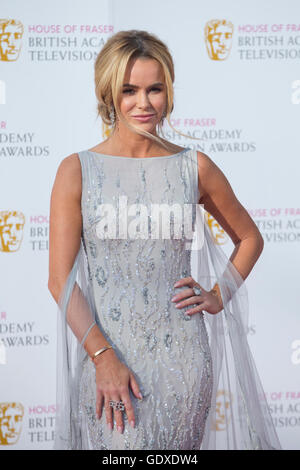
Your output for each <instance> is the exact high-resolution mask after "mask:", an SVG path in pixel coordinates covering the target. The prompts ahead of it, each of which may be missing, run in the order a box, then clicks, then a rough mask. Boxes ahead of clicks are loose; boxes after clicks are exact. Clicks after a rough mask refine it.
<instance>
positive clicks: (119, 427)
mask: <svg viewBox="0 0 300 470" xmlns="http://www.w3.org/2000/svg"><path fill="white" fill-rule="evenodd" d="M117 430H118V431H119V432H120V433H121V434H122V431H123V428H122V426H117Z"/></svg>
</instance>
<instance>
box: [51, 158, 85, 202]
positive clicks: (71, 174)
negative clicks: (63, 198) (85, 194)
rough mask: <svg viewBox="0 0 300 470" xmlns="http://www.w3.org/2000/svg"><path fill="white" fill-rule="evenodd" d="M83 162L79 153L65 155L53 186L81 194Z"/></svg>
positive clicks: (67, 191)
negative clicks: (81, 162)
mask: <svg viewBox="0 0 300 470" xmlns="http://www.w3.org/2000/svg"><path fill="white" fill-rule="evenodd" d="M81 180H82V176H81V164H80V160H79V156H78V153H72V154H71V155H68V156H67V157H65V158H64V159H63V160H62V161H61V162H60V164H59V166H58V169H57V172H56V177H55V182H54V186H53V188H56V189H57V188H61V189H62V190H63V191H64V193H68V194H72V195H73V196H80V195H81V184H82V183H81Z"/></svg>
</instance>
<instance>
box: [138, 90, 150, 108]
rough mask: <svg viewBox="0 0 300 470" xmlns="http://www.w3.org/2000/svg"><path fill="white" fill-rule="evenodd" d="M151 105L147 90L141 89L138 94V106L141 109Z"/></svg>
mask: <svg viewBox="0 0 300 470" xmlns="http://www.w3.org/2000/svg"><path fill="white" fill-rule="evenodd" d="M149 105H150V102H149V98H148V95H147V93H146V92H144V91H141V92H140V93H138V96H137V107H138V108H140V109H145V108H148V107H149Z"/></svg>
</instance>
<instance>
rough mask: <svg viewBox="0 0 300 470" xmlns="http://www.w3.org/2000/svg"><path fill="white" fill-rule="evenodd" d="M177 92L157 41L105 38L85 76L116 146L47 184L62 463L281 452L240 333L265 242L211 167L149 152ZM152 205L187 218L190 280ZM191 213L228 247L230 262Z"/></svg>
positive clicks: (190, 154)
mask: <svg viewBox="0 0 300 470" xmlns="http://www.w3.org/2000/svg"><path fill="white" fill-rule="evenodd" d="M173 82H174V66H173V61H172V57H171V55H170V53H169V51H168V49H167V47H166V45H165V44H163V43H162V42H161V41H160V40H159V39H158V38H157V37H155V36H153V35H150V34H148V33H147V32H144V31H135V30H133V31H121V32H119V33H117V34H115V35H114V36H112V37H111V38H110V39H109V40H108V41H107V43H106V44H105V46H104V47H103V49H102V50H101V51H100V53H99V55H98V57H97V60H96V63H95V84H96V96H97V99H98V112H99V115H100V116H101V118H102V120H103V121H104V122H105V123H106V124H110V125H111V126H112V133H111V135H110V137H109V138H108V139H106V140H105V141H104V142H102V143H100V144H99V145H97V146H95V147H94V148H92V149H89V150H86V151H82V152H79V153H78V154H77V153H75V154H72V155H70V156H68V157H67V158H65V159H64V160H63V161H62V162H61V164H60V166H59V168H58V171H57V175H56V179H55V183H54V186H53V190H52V195H51V210H50V262H49V283H48V286H49V290H50V291H51V293H52V295H53V297H54V299H55V300H56V302H57V303H58V305H59V312H60V316H61V323H60V325H59V330H58V334H59V340H58V344H59V349H58V369H57V380H58V396H57V402H58V407H59V408H58V413H57V424H56V442H55V448H56V449H64V448H66V449H127V450H129V449H200V448H202V449H206V448H215V447H218V446H221V447H222V446H223V447H224V446H225V448H258V449H270V448H280V444H279V442H278V438H277V436H276V433H275V431H274V428H273V425H272V420H271V417H270V414H269V412H268V408H267V404H266V402H265V399H264V393H263V389H262V387H261V385H260V382H259V378H258V376H257V373H256V370H255V365H254V363H253V359H252V356H251V353H250V351H249V348H248V345H247V339H246V327H247V324H246V320H245V318H244V316H245V313H246V314H247V311H246V309H247V296H246V290H245V287H244V285H243V280H244V279H245V278H246V277H247V276H248V274H249V273H250V271H251V269H252V268H253V266H254V264H255V262H256V261H257V259H258V257H259V256H260V253H261V251H262V248H263V239H262V237H261V235H260V233H259V231H258V229H257V227H256V225H255V224H254V222H253V221H252V219H251V218H250V216H249V215H248V213H247V211H246V210H245V209H244V208H243V207H242V205H241V204H240V203H239V201H238V200H237V198H236V197H235V195H234V193H233V191H232V189H231V186H230V184H229V183H228V181H227V179H226V177H225V176H224V174H223V173H222V172H221V170H220V169H219V168H218V167H217V166H216V165H215V164H214V163H213V161H212V160H211V159H210V158H209V157H208V156H207V155H205V154H204V153H202V152H196V151H194V150H192V149H189V148H188V149H185V148H183V147H179V146H177V145H174V144H172V143H170V142H168V141H166V140H165V139H163V138H161V137H160V136H159V133H160V131H161V128H162V123H163V119H164V118H165V117H166V118H167V119H168V122H169V124H170V125H171V123H170V113H171V112H172V109H173ZM122 198H123V199H122ZM124 201H125V202H126V204H127V206H126V211H128V209H127V208H128V206H129V207H130V209H129V211H128V212H126V211H125V209H124V205H123V203H124ZM155 204H164V205H167V206H168V207H170V206H172V207H173V205H174V204H175V205H176V204H177V205H178V204H179V205H180V206H181V207H183V205H190V206H194V207H196V214H195V211H194V212H193V213H192V225H193V227H195V223H196V227H197V228H196V231H195V232H194V233H196V238H194V243H195V241H196V242H197V244H198V245H197V246H198V249H197V250H196V254H197V258H196V265H197V274H196V275H195V276H194V277H193V276H192V275H191V250H189V249H187V248H186V243H187V241H188V240H191V239H192V237H189V236H186V234H184V235H182V232H181V238H180V237H178V236H175V229H176V227H177V229H178V227H179V226H180V227H181V229H182V228H183V224H182V219H181V221H179V225H178V220H179V219H178V220H177V218H176V217H177V215H176V216H175V222H174V214H173V219H172V220H171V221H170V220H169V222H170V227H171V228H172V229H173V232H172V234H171V235H170V236H169V238H168V237H166V236H164V237H163V236H161V234H162V232H160V236H159V237H158V236H157V233H158V232H155V230H156V229H157V225H155V223H157V220H158V219H156V220H154V213H152V212H151V216H149V213H150V212H147V209H149V208H150V206H152V205H155ZM198 204H203V205H204V209H205V210H206V211H208V212H209V213H210V214H211V215H212V216H213V217H214V218H215V219H216V220H217V221H218V222H219V223H220V224H221V225H222V227H223V228H224V229H225V230H226V232H227V233H228V235H229V236H230V238H231V239H232V241H233V242H234V244H235V249H234V252H233V253H232V256H231V258H230V261H229V260H227V259H226V257H225V255H224V254H223V252H222V251H221V249H220V248H219V247H217V246H216V245H215V244H214V242H213V238H212V236H211V233H210V230H209V227H208V224H207V221H205V220H204V224H202V225H201V223H200V221H201V220H202V221H203V217H202V216H203V213H204V212H203V209H201V206H199V205H198ZM164 207H166V206H164ZM177 207H178V206H177ZM122 208H123V209H122ZM133 209H135V210H136V212H134V213H133V211H132V210H133ZM145 209H146V212H145ZM117 213H118V215H117V216H116V214H117ZM125 213H126V217H124V214H125ZM120 214H121V216H120ZM128 214H130V215H135V216H136V219H134V220H133V221H132V220H131V224H130V223H129V222H128V220H127V216H128ZM145 214H146V218H145V217H144V216H145ZM190 214H191V212H190ZM195 216H196V217H195ZM101 217H102V220H101ZM116 217H117V220H118V223H117V222H116ZM143 217H144V219H143ZM171 217H172V216H171ZM125 219H126V223H127V225H126V224H124V220H125ZM185 220H186V219H185ZM145 221H146V223H145ZM104 222H106V223H105V225H104ZM143 223H144V225H143ZM176 224H177V225H176ZM180 224H181V225H180ZM165 225H166V224H165ZM165 225H163V227H162V231H163V229H165V228H166V227H165ZM124 227H125V229H126V230H124ZM116 228H118V232H116ZM184 228H185V227H184ZM127 229H129V230H127ZM141 229H142V230H141ZM145 229H147V230H148V231H147V230H145ZM130 231H131V232H130ZM146 231H147V235H148V237H147V236H145V233H146ZM133 232H134V237H130V236H129V233H131V234H132V233H133ZM201 232H202V235H203V236H202V240H201V241H200V246H199V236H200V235H201ZM105 233H106V234H105ZM116 233H117V235H116ZM124 233H125V235H124ZM154 233H155V234H156V235H155V237H154V236H153V234H154ZM149 234H151V236H150V237H149ZM197 237H198V238H197ZM203 312H205V313H203ZM227 333H228V334H227ZM208 334H209V335H208ZM222 391H223V392H222ZM220 393H221V394H222V393H223V395H224V394H225V395H226V399H223V404H224V410H225V411H226V412H225V413H222V410H221V408H222V407H221V402H220V400H219V398H218V397H219V396H220ZM225 395H224V396H225ZM220 422H221V425H222V426H221V428H222V431H221V433H219V431H218V430H219V429H220ZM223 428H224V429H223ZM217 431H218V432H217ZM218 441H220V442H218Z"/></svg>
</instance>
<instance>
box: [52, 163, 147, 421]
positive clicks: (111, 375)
mask: <svg viewBox="0 0 300 470" xmlns="http://www.w3.org/2000/svg"><path fill="white" fill-rule="evenodd" d="M81 192H82V177H81V165H80V161H79V158H78V155H77V154H72V155H70V156H68V157H66V158H64V159H63V160H62V162H61V163H60V165H59V167H58V170H57V174H56V177H55V181H54V185H53V188H52V193H51V200H50V233H49V279H48V289H49V291H50V292H51V294H52V296H53V298H54V300H55V301H56V303H58V302H59V298H60V294H61V292H62V289H63V287H64V285H65V282H66V280H67V277H68V275H69V273H70V271H71V269H72V266H73V264H74V261H75V258H76V255H77V253H78V250H79V248H80V238H81V229H82V214H81ZM72 306H73V309H72ZM75 308H76V309H79V308H80V315H79V312H77V311H76V312H74V309H75ZM91 319H92V315H91V312H90V310H89V306H88V302H87V301H86V299H85V297H84V296H83V294H82V292H81V289H80V288H79V286H78V285H77V284H76V285H75V287H74V290H73V292H72V296H71V298H70V302H69V306H68V313H67V320H68V324H69V326H70V328H71V329H72V331H73V333H74V334H75V336H76V337H77V339H78V341H81V340H82V338H83V336H84V333H85V331H87V328H88V326H89V324H91ZM107 345H108V343H107V341H106V339H105V337H104V335H103V334H102V333H101V331H100V329H99V328H98V326H97V325H94V326H93V327H92V328H91V329H90V331H89V333H88V335H87V338H86V339H85V342H84V348H85V350H86V351H87V353H88V355H89V356H92V355H93V354H94V353H95V352H96V351H97V350H99V349H101V348H102V347H104V346H107ZM94 363H95V366H96V382H97V403H96V412H97V415H98V417H99V418H100V416H101V413H102V406H103V401H104V404H105V412H106V420H107V423H108V424H109V423H111V424H112V423H113V422H112V409H111V407H109V406H108V404H109V400H117V401H119V400H120V399H121V400H122V401H123V402H124V403H125V405H126V412H127V416H128V420H129V421H134V413H133V408H132V405H131V401H130V397H129V391H128V382H130V385H131V387H132V390H133V392H134V394H135V395H136V397H138V395H139V387H138V384H137V383H136V381H135V378H134V376H133V374H132V373H131V372H130V371H129V370H128V369H127V367H126V366H125V365H124V364H123V363H122V362H120V361H119V359H118V358H117V356H116V354H115V352H114V350H113V349H108V350H106V351H105V352H104V353H102V354H100V355H98V356H97V357H96V358H95V360H94ZM120 397H121V398H120ZM115 417H116V421H117V425H119V426H121V427H122V426H123V423H122V415H121V412H120V411H117V412H115Z"/></svg>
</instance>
